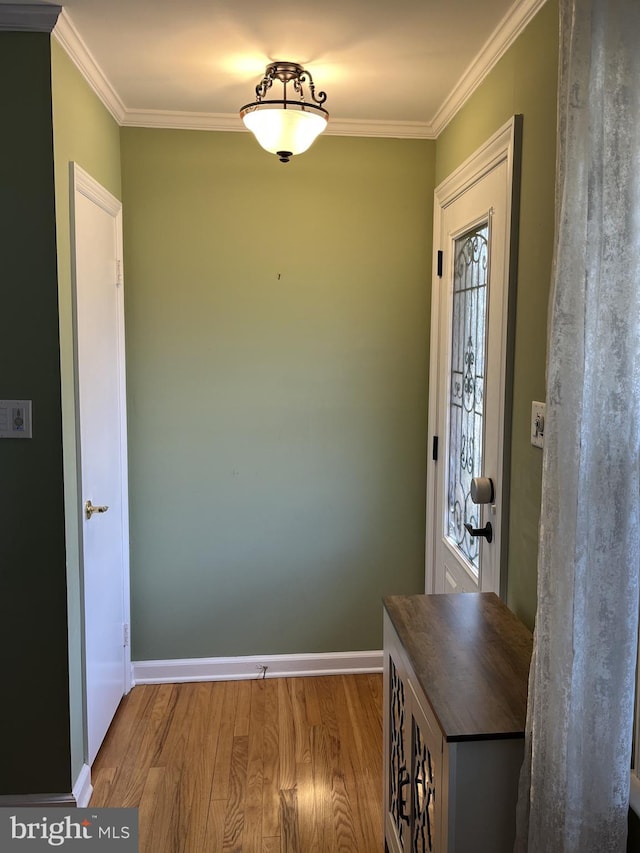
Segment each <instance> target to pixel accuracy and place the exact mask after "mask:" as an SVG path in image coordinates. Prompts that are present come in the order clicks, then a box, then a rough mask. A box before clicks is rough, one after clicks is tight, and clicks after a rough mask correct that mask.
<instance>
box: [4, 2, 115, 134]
mask: <svg viewBox="0 0 640 853" xmlns="http://www.w3.org/2000/svg"><path fill="white" fill-rule="evenodd" d="M0 8H2V7H0ZM53 35H54V36H55V38H56V40H57V41H58V42H59V43H60V45H61V46H62V47H63V48H64V50H65V51H66V52H67V54H68V55H69V58H70V59H71V61H72V62H73V63H74V65H75V66H76V68H77V69H78V71H80V73H81V74H82V76H83V77H84V79H85V80H86V81H87V83H88V84H89V86H90V87H91V88H92V89H93V91H94V92H95V93H96V95H97V96H98V97H99V98H100V100H101V101H102V103H103V104H104V106H105V107H106V108H107V109H108V110H109V112H110V113H111V115H112V116H113V118H114V119H115V120H116V121H117V122H118V124H122V119H123V118H124V115H125V112H126V109H125V106H124V104H123V103H122V101H121V100H120V96H119V95H118V93H117V92H116V90H115V89H114V88H113V86H112V85H111V83H110V82H109V80H108V78H107V75H106V74H105V73H104V71H103V70H102V68H100V66H99V65H98V63H97V62H96V60H95V59H94V57H93V54H92V53H91V51H90V50H89V48H88V47H87V45H86V44H85V43H84V41H83V39H82V36H81V35H80V33H79V32H78V30H77V29H76V28H75V26H74V24H73V21H72V20H71V18H70V17H69V13H68V12H67V11H66V10H65V9H63V10H62V12H61V14H60V17H59V18H58V23H57V24H56V27H55V29H54V30H53Z"/></svg>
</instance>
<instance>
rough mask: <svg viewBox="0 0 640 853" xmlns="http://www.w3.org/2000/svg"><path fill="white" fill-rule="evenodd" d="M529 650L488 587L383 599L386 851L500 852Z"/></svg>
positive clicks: (511, 804)
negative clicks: (481, 589)
mask: <svg viewBox="0 0 640 853" xmlns="http://www.w3.org/2000/svg"><path fill="white" fill-rule="evenodd" d="M531 648H532V638H531V634H530V632H529V631H528V630H527V629H526V628H525V626H524V625H523V624H522V623H521V622H520V621H519V620H518V619H517V617H516V616H515V615H514V614H513V613H512V612H511V611H510V610H509V609H508V608H507V607H506V605H505V604H503V602H502V601H501V600H500V599H499V598H498V596H496V595H494V594H493V593H460V594H457V595H451V594H449V595H409V596H389V597H387V598H385V599H384V775H385V781H384V809H385V815H384V832H385V849H386V850H387V851H388V853H503V851H504V853H511V851H512V850H513V841H514V833H515V808H516V801H517V792H518V778H519V773H520V766H521V764H522V759H523V755H524V726H525V719H526V704H527V682H528V672H529V663H530V659H531Z"/></svg>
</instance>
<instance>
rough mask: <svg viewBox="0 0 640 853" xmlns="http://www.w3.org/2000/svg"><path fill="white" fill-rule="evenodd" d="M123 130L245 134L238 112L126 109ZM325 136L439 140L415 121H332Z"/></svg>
mask: <svg viewBox="0 0 640 853" xmlns="http://www.w3.org/2000/svg"><path fill="white" fill-rule="evenodd" d="M120 124H122V125H123V127H157V128H165V129H167V130H223V131H239V132H244V131H245V130H246V128H245V126H244V125H243V123H242V120H241V119H240V116H239V115H238V114H237V113H189V112H176V111H173V112H172V111H163V110H125V112H124V117H123V118H122V120H121V122H120ZM323 136H370V137H387V138H389V139H435V135H434V133H433V129H432V127H431V125H430V124H426V123H423V122H417V121H416V122H411V121H404V122H401V121H398V122H392V121H359V120H357V119H341V120H334V119H330V120H329V124H328V126H327V129H326V130H325V132H324V134H323Z"/></svg>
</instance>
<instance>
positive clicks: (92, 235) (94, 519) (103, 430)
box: [73, 164, 130, 765]
mask: <svg viewBox="0 0 640 853" xmlns="http://www.w3.org/2000/svg"><path fill="white" fill-rule="evenodd" d="M73 184H74V206H73V207H74V212H73V216H74V238H75V253H74V255H75V297H76V322H77V327H76V331H77V359H78V406H79V423H80V429H79V433H80V459H81V491H82V495H81V497H82V543H83V544H82V555H83V562H84V632H85V686H86V723H87V725H86V730H87V754H88V757H87V763H88V764H89V765H91V764H92V763H93V760H94V759H95V757H96V754H97V752H98V749H99V748H100V745H101V743H102V741H103V739H104V736H105V734H106V732H107V729H108V728H109V725H110V723H111V720H112V719H113V716H114V714H115V712H116V709H117V707H118V704H119V702H120V700H121V698H122V696H123V695H124V693H126V692H127V691H128V689H129V687H130V676H129V672H130V654H129V644H128V623H129V557H128V544H129V536H128V504H127V496H126V489H127V473H126V472H127V452H126V428H125V423H126V421H125V402H124V401H125V386H124V318H123V299H122V263H121V257H122V253H121V246H122V223H121V205H120V202H119V201H118V200H117V199H116V198H114V197H113V196H112V195H111V194H110V193H108V192H107V191H106V190H105V189H104V188H103V187H101V186H100V185H99V184H97V183H96V182H95V181H94V180H93V179H92V178H90V177H89V175H87V174H86V173H85V172H83V171H82V170H81V169H80V168H79V167H78V166H76V165H75V164H73Z"/></svg>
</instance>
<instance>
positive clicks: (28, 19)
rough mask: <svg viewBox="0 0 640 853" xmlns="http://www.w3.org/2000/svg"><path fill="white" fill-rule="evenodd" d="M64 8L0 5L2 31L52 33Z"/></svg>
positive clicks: (14, 4) (0, 28) (0, 26)
mask: <svg viewBox="0 0 640 853" xmlns="http://www.w3.org/2000/svg"><path fill="white" fill-rule="evenodd" d="M61 10H62V6H43V5H36V4H33V5H31V4H27V5H24V6H21V5H18V4H17V3H7V4H6V5H5V4H3V5H0V31H2V32H5V31H6V32H28V33H50V32H51V31H52V30H53V28H54V27H55V25H56V21H57V20H58V15H59V14H60V12H61Z"/></svg>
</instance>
